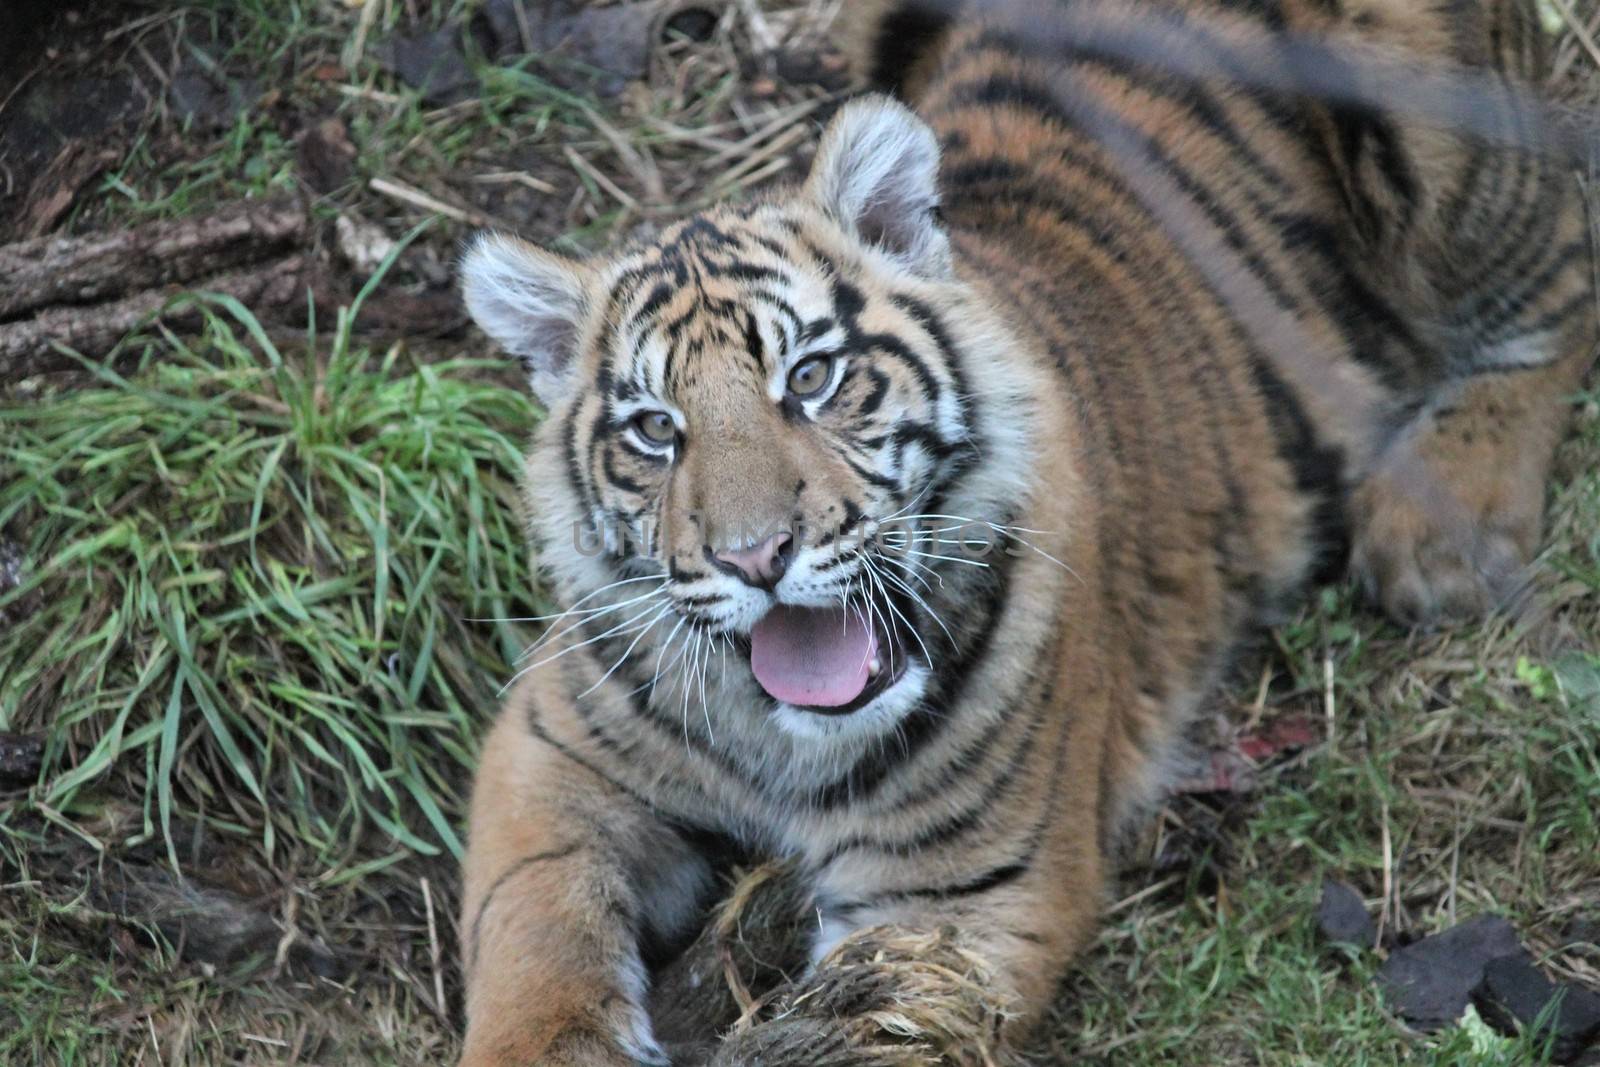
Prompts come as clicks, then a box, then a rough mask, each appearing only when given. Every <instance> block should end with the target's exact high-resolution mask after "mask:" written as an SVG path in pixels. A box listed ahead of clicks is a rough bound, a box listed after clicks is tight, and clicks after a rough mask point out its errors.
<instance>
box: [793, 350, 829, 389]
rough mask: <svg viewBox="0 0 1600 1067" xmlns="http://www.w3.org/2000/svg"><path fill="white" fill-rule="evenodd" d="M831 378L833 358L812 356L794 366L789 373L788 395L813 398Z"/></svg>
mask: <svg viewBox="0 0 1600 1067" xmlns="http://www.w3.org/2000/svg"><path fill="white" fill-rule="evenodd" d="M831 377H833V357H831V356H812V357H811V358H810V359H803V360H801V361H800V362H799V363H796V364H795V365H794V369H793V370H791V371H790V372H789V393H790V394H791V395H793V396H802V397H804V396H815V395H816V394H817V393H818V392H820V391H821V390H822V387H823V386H825V385H827V384H828V379H829V378H831Z"/></svg>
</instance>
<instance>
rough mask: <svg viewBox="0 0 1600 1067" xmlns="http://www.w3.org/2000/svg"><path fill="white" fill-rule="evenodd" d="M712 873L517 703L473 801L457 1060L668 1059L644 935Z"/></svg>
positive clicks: (518, 1063) (585, 1066) (524, 1063)
mask: <svg viewBox="0 0 1600 1067" xmlns="http://www.w3.org/2000/svg"><path fill="white" fill-rule="evenodd" d="M708 882H709V873H708V870H707V869H706V867H705V864H704V861H703V860H701V859H700V858H699V857H698V856H696V855H695V854H693V853H692V851H690V850H689V849H688V847H687V846H686V845H685V844H684V843H683V842H682V840H681V838H680V837H679V835H678V834H677V833H676V832H675V831H673V830H671V829H669V828H667V827H665V826H663V825H662V824H661V823H660V822H659V821H658V820H656V819H654V818H653V817H652V816H651V815H650V813H649V812H647V811H646V810H645V809H644V808H643V807H642V806H641V805H639V804H637V803H635V802H634V801H632V800H631V799H630V798H628V797H627V796H626V795H624V794H621V793H620V792H619V791H617V790H615V789H614V788H613V787H611V786H609V785H608V784H607V783H606V782H605V781H604V780H602V779H601V778H599V777H598V775H596V774H595V773H593V772H591V771H588V770H586V769H584V768H583V767H582V766H579V765H578V764H576V763H574V762H573V761H572V760H571V759H569V758H567V757H566V756H564V755H562V754H561V753H560V752H558V751H557V750H556V749H554V748H552V747H550V745H549V744H548V743H547V742H545V741H542V740H540V739H539V738H537V737H535V736H534V735H533V734H531V733H530V732H529V731H528V727H527V724H526V717H525V714H524V710H523V709H520V708H518V707H516V704H515V702H514V701H513V702H512V704H511V705H509V706H508V707H507V709H506V711H505V712H504V713H503V714H502V716H501V719H500V722H499V724H498V725H497V726H496V728H495V729H494V731H493V732H492V733H491V734H490V736H489V738H488V740H487V742H486V743H485V745H484V751H483V758H482V763H481V767H480V770H479V772H478V778H477V784H476V787H475V791H474V795H473V802H472V824H471V832H470V839H469V843H468V850H467V856H466V863H465V883H466V884H465V894H464V900H463V906H462V920H461V940H462V952H463V956H464V963H465V974H466V1009H467V1036H466V1047H465V1050H464V1052H463V1054H462V1060H461V1063H462V1065H463V1067H512V1065H515V1067H531V1065H533V1064H539V1065H541V1067H623V1065H635V1064H641V1063H646V1064H663V1065H664V1064H665V1063H666V1062H667V1058H666V1055H665V1054H664V1053H663V1052H662V1050H661V1048H660V1047H659V1045H658V1044H657V1043H656V1040H655V1038H654V1036H653V1035H652V1032H651V1026H650V1020H649V1017H648V1015H647V1014H646V1010H645V1001H644V997H645V992H646V990H645V983H646V976H645V969H644V965H643V963H642V961H641V959H640V954H639V945H638V939H639V937H640V936H641V933H643V932H644V931H647V930H649V929H651V928H652V927H653V926H656V927H659V926H660V925H661V924H662V918H663V915H665V916H666V917H667V918H668V919H678V920H680V921H681V918H683V917H687V916H688V915H689V914H691V913H692V910H693V907H694V905H695V898H696V897H697V895H698V891H699V890H701V889H703V888H704V887H705V885H706V884H708ZM673 913H676V914H673Z"/></svg>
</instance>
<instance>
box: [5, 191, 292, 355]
mask: <svg viewBox="0 0 1600 1067" xmlns="http://www.w3.org/2000/svg"><path fill="white" fill-rule="evenodd" d="M308 225H309V224H308V221H307V219H306V213H305V211H304V210H302V208H301V207H300V205H298V204H295V203H292V202H287V201H281V200H278V201H264V202H260V203H257V202H252V201H246V202H243V203H239V204H234V205H232V206H230V207H227V208H224V209H222V210H221V211H218V212H216V213H215V214H212V215H207V216H205V217H203V218H190V219H179V220H176V221H170V222H152V223H148V224H146V225H144V226H137V227H134V228H133V229H130V230H121V231H103V232H98V233H91V234H85V235H83V236H81V237H45V238H36V239H33V240H28V241H19V242H17V243H16V244H10V245H3V246H0V278H4V279H5V280H6V284H5V285H4V286H0V322H5V321H7V320H11V319H16V318H18V317H20V316H22V315H24V314H27V313H28V312H31V311H35V310H37V309H40V308H55V307H58V306H60V305H70V304H92V303H96V302H98V301H103V300H108V299H111V298H114V297H122V296H128V295H129V294H133V293H138V292H140V291H141V290H147V289H153V288H156V287H158V286H164V285H169V284H172V283H174V282H189V281H192V280H194V279H196V278H205V277H209V276H212V275H215V274H218V273H219V272H221V271H225V270H227V269H228V268H230V267H237V266H239V265H240V264H242V263H253V262H259V261H261V260H265V259H268V258H269V257H272V256H281V255H282V254H283V253H284V252H285V251H287V250H289V249H291V248H293V247H295V246H298V245H300V244H302V243H304V241H305V238H306V235H307V228H308ZM164 298H165V294H163V295H162V296H161V297H158V298H157V299H156V301H155V302H156V304H157V305H159V303H160V301H161V299H164ZM54 314H59V313H57V312H53V311H52V312H45V313H44V314H42V315H41V316H40V317H41V318H44V317H45V316H46V315H54ZM136 317H137V316H135V318H136ZM51 329H52V330H54V329H59V323H57V325H56V326H52V327H51ZM69 343H70V342H69ZM102 350H103V349H102ZM0 351H4V352H6V353H8V354H12V355H13V358H14V354H15V352H16V351H17V347H16V343H15V342H14V343H12V344H11V345H9V346H6V345H5V344H4V343H3V342H0ZM3 358H4V357H3V356H0V359H3Z"/></svg>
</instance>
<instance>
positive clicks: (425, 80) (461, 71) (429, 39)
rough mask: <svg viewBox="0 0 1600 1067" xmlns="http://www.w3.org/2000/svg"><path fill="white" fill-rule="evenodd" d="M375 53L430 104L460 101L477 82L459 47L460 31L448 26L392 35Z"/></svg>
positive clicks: (388, 67)
mask: <svg viewBox="0 0 1600 1067" xmlns="http://www.w3.org/2000/svg"><path fill="white" fill-rule="evenodd" d="M376 54H377V55H378V58H379V61H380V62H381V63H383V65H384V66H385V67H386V68H387V69H389V70H390V71H393V72H394V75H395V77H397V78H399V79H400V80H401V81H403V82H405V83H406V84H407V85H409V86H411V88H413V89H417V90H420V91H421V93H422V99H423V100H425V101H426V102H428V103H430V104H451V103H454V102H456V101H457V100H462V99H464V98H465V97H466V96H467V95H468V91H469V90H470V89H471V88H473V87H474V86H476V85H477V79H476V78H474V77H473V75H472V69H471V68H470V67H468V66H467V57H466V55H465V54H464V53H463V52H462V50H461V31H460V30H458V29H454V28H452V27H449V26H447V27H445V28H443V29H439V30H434V31H433V32H432V33H422V34H416V35H411V36H407V35H403V34H402V35H400V36H397V37H394V38H392V39H391V40H390V41H388V42H387V43H386V44H385V45H384V46H383V47H382V48H379V49H378V50H377V53H376Z"/></svg>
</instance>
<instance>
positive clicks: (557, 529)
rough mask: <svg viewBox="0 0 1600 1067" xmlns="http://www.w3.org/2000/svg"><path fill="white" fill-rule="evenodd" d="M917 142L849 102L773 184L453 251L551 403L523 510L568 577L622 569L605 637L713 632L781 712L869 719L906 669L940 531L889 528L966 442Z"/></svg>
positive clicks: (929, 180) (945, 294)
mask: <svg viewBox="0 0 1600 1067" xmlns="http://www.w3.org/2000/svg"><path fill="white" fill-rule="evenodd" d="M937 163H938V150H937V145H936V142H935V141H934V138H933V135H932V133H931V132H930V131H929V130H928V129H927V127H926V126H924V125H923V124H922V123H921V122H920V120H918V119H916V118H915V117H914V116H913V115H912V114H911V113H910V112H909V111H906V110H905V109H904V108H902V107H900V106H899V105H897V104H892V103H889V102H887V101H869V102H862V103H858V104H853V105H851V106H849V107H847V108H846V109H845V110H844V111H843V112H842V113H841V115H840V116H839V118H838V119H836V120H835V122H834V124H833V126H832V127H831V128H830V130H829V132H828V134H827V135H826V137H825V138H824V140H823V143H822V146H821V148H820V149H819V153H818V157H817V162H816V165H815V168H814V170H813V172H812V175H811V177H810V179H809V180H808V182H807V183H806V185H805V186H804V187H803V188H802V189H801V190H799V191H798V192H797V193H796V194H793V195H791V196H789V197H788V198H784V199H778V200H774V201H771V202H763V203H757V204H753V205H750V206H747V207H739V208H724V209H719V210H715V211H712V212H709V213H707V214H704V215H700V216H696V217H694V218H691V219H688V220H687V221H684V222H682V223H679V224H677V225H676V226H674V227H672V228H671V229H669V230H667V231H666V232H665V233H664V234H663V235H662V236H661V237H660V238H659V239H658V240H657V241H655V242H654V243H652V244H650V245H648V246H646V247H643V248H639V249H636V250H631V251H627V252H624V253H623V254H621V255H618V256H616V257H615V258H612V259H609V260H607V261H604V262H598V263H597V262H593V261H586V262H577V261H573V260H569V259H566V258H563V257H560V256H557V255H555V254H553V253H550V252H547V251H544V250H541V249H538V248H535V247H532V246H529V245H526V244H523V243H522V242H520V241H516V240H514V239H508V238H504V237H494V236H490V237H484V238H480V239H479V240H478V241H477V243H476V244H475V245H474V246H473V247H472V249H471V250H470V252H469V253H468V255H467V258H466V261H465V264H464V268H463V273H464V279H465V282H464V285H465V293H466V299H467V303H468V306H469V308H470V310H471V311H472V313H473V315H474V317H475V318H476V319H477V321H478V322H479V323H480V324H481V325H482V326H483V327H484V328H485V329H486V330H487V331H488V332H489V333H490V334H491V336H493V337H494V338H495V339H497V340H498V341H499V342H500V343H501V344H502V345H504V346H505V347H506V348H507V349H509V350H510V351H512V352H515V353H517V354H518V355H520V356H521V357H522V358H523V359H524V360H525V362H526V363H527V365H528V367H529V370H530V373H531V376H532V380H533V386H534V389H535V391H536V392H537V394H538V395H539V397H540V398H541V400H542V401H543V402H544V403H545V404H546V406H547V407H548V408H549V411H550V418H549V420H548V422H547V424H546V426H545V428H544V430H543V432H542V434H541V439H540V443H539V444H538V445H537V447H536V450H535V456H534V460H533V471H532V475H533V478H534V482H535V484H534V487H533V491H534V494H535V514H534V516H533V519H534V523H535V526H536V540H537V541H538V542H539V544H540V546H541V556H542V560H543V562H544V563H545V564H546V566H547V567H550V568H552V569H553V570H554V571H555V576H556V578H557V581H558V584H560V585H562V586H563V592H564V593H565V594H566V596H567V598H568V599H569V600H570V601H576V600H577V599H578V598H579V597H582V596H587V595H590V594H595V593H596V591H597V590H600V589H602V587H604V586H606V585H607V584H608V583H614V582H624V583H628V584H621V585H619V586H617V587H616V588H615V589H614V590H613V591H611V592H609V593H607V594H605V595H607V596H609V597H611V598H613V599H619V598H620V599H630V598H632V599H633V602H634V603H636V604H637V605H638V607H639V609H640V610H639V611H638V612H634V611H632V610H629V611H626V612H624V613H623V617H624V618H628V619H630V620H631V622H630V626H629V627H628V628H626V629H624V630H622V631H620V636H619V640H622V641H623V642H624V643H626V642H627V641H631V640H632V639H633V637H634V636H635V635H637V636H638V637H639V639H640V640H639V645H640V646H641V647H642V649H643V650H644V651H646V652H652V651H654V649H655V648H656V647H657V646H658V645H660V644H661V643H662V642H666V641H670V640H671V638H670V637H669V635H670V634H675V633H678V634H685V635H687V634H696V635H699V636H698V640H697V645H698V644H700V643H701V642H704V643H705V647H712V646H714V645H716V644H718V643H719V642H720V643H722V644H724V645H726V646H728V647H731V648H732V649H734V650H735V652H736V654H737V655H736V657H733V658H744V657H747V658H748V660H747V661H748V664H749V668H750V671H751V673H752V674H753V676H754V679H755V681H756V682H757V683H759V685H760V686H761V688H762V689H763V690H765V692H766V693H767V694H768V695H769V696H770V697H771V698H772V700H773V701H774V702H775V704H776V705H777V712H778V717H779V722H780V724H782V725H783V726H785V727H786V728H788V729H790V730H791V731H793V732H798V733H802V734H808V733H809V734H825V733H838V732H841V731H847V732H850V733H860V732H868V733H878V732H881V731H882V730H884V729H888V728H891V727H892V726H893V724H894V723H895V722H896V721H898V719H899V718H900V717H901V716H902V715H903V714H904V713H905V712H907V711H909V710H910V709H911V708H912V707H913V706H915V704H916V703H917V701H918V700H919V699H920V698H921V697H922V696H923V694H924V692H925V689H926V686H927V682H928V678H929V666H930V664H929V662H928V661H929V659H930V655H929V653H928V649H929V648H930V647H931V645H932V643H933V641H934V639H935V637H936V636H937V629H936V628H935V627H934V625H933V623H932V622H931V620H930V618H929V613H928V611H926V610H924V609H926V608H927V607H928V605H927V603H926V600H925V599H924V597H925V595H926V594H927V593H928V591H929V588H930V587H929V584H928V579H927V572H928V571H929V570H930V567H929V565H928V563H927V560H929V559H931V558H932V557H934V556H937V555H939V554H941V553H939V552H938V551H934V552H931V553H926V554H922V553H917V554H914V555H913V554H909V553H907V552H902V553H901V555H900V558H899V559H898V560H895V559H892V558H891V559H886V558H885V553H884V547H885V544H886V543H887V544H889V545H890V546H891V547H895V548H899V549H902V550H910V551H911V552H914V548H913V546H915V545H917V544H919V543H920V544H923V545H924V547H926V542H919V541H918V540H917V538H918V537H919V536H921V537H926V536H927V535H926V534H918V533H917V532H916V531H917V529H918V528H919V527H920V526H926V524H927V523H926V519H925V518H924V517H925V516H926V517H931V516H930V513H936V512H938V511H939V510H940V506H939V505H940V502H941V500H942V499H943V496H942V492H943V489H944V487H945V486H946V485H947V484H948V483H949V482H950V481H951V480H952V479H953V478H955V477H957V476H958V474H959V473H960V472H961V471H962V470H964V469H965V467H966V466H967V465H968V464H969V463H971V462H972V461H973V459H974V458H975V447H974V440H973V438H974V421H975V418H976V417H977V416H976V414H975V412H974V411H973V404H974V393H973V389H972V387H971V384H970V383H969V382H967V381H966V380H965V371H964V369H963V360H962V357H961V356H960V355H959V354H958V352H957V351H956V350H955V349H956V347H957V345H956V343H955V342H954V341H953V340H952V326H951V325H950V324H949V323H948V322H947V320H948V318H949V316H950V315H951V313H952V311H953V310H956V309H959V307H960V305H961V290H962V287H961V286H960V285H959V284H958V283H957V282H956V281H955V280H954V278H953V276H952V273H951V268H950V260H949V251H948V245H947V242H946V238H945V235H944V234H943V232H942V231H941V230H940V228H939V226H938V223H937V219H936V217H935V210H936V191H935V190H936V172H937ZM886 524H887V525H886ZM935 525H937V522H936V523H935ZM918 555H921V556H922V557H923V558H922V559H918V558H917V556H918ZM652 576H659V579H660V580H659V581H658V582H653V581H651V577H652ZM630 579H634V581H632V582H631V583H629V582H628V580H630ZM641 589H642V590H651V591H652V592H649V593H640V592H637V590H641ZM617 621H619V622H620V621H622V620H621V619H618V620H617ZM647 662H648V661H647ZM847 724H848V725H847Z"/></svg>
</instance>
